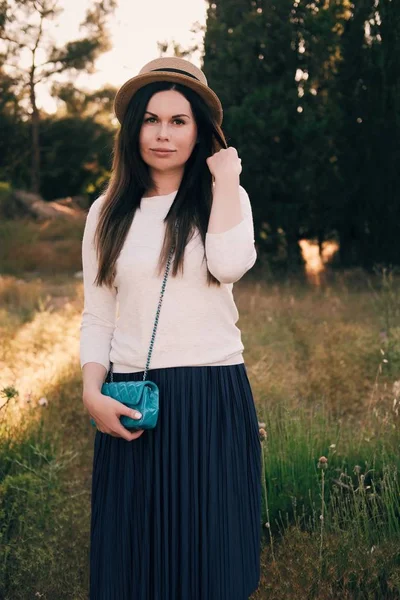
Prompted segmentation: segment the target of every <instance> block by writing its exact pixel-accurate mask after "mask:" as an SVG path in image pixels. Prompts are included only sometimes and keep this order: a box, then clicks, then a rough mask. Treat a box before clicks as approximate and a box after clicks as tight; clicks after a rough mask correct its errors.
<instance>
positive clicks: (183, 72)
mask: <svg viewBox="0 0 400 600" xmlns="http://www.w3.org/2000/svg"><path fill="white" fill-rule="evenodd" d="M152 71H173V72H174V73H181V74H182V75H187V76H188V77H192V78H193V79H196V80H197V81H200V79H199V78H198V77H195V75H192V74H191V73H188V72H187V71H182V70H181V69H172V68H170V67H164V68H163V69H152ZM200 83H201V81H200Z"/></svg>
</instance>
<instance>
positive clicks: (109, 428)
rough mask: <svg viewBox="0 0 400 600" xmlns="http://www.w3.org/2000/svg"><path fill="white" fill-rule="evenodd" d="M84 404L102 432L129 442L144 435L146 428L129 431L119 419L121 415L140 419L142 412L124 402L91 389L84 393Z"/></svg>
mask: <svg viewBox="0 0 400 600" xmlns="http://www.w3.org/2000/svg"><path fill="white" fill-rule="evenodd" d="M82 399H83V404H84V406H85V408H86V410H87V411H88V413H89V414H90V416H91V417H92V418H93V419H94V421H95V423H96V427H97V429H98V430H99V431H101V432H102V433H108V434H109V435H112V436H113V437H122V438H124V439H125V440H127V441H128V442H130V441H132V440H136V439H137V438H138V437H140V436H141V435H142V433H143V432H144V429H137V430H135V431H129V429H127V428H126V427H124V426H123V425H122V423H121V421H120V420H119V418H120V416H121V415H127V416H128V417H131V418H133V419H140V418H141V416H142V415H141V414H140V413H138V412H137V411H136V410H135V409H132V408H129V406H125V404H122V402H119V401H118V400H114V398H111V397H110V396H105V395H104V394H102V393H101V392H100V391H91V392H89V393H85V394H84V395H83V398H82Z"/></svg>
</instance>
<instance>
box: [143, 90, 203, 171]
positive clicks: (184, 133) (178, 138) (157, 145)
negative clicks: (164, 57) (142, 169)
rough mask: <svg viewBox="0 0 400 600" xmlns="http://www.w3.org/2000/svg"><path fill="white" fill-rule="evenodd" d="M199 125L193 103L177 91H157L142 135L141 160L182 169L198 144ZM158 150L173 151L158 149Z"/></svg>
mask: <svg viewBox="0 0 400 600" xmlns="http://www.w3.org/2000/svg"><path fill="white" fill-rule="evenodd" d="M196 139H197V125H196V122H195V120H194V116H193V113H192V109H191V106H190V102H189V101H188V100H187V99H186V98H185V96H183V95H182V94H181V93H179V92H177V91H176V90H165V91H162V92H157V93H156V94H154V95H153V96H152V97H151V98H150V100H149V103H148V105H147V107H146V112H145V113H144V116H143V123H142V127H141V130H140V136H139V148H140V154H141V157H142V159H143V160H144V162H145V163H147V164H148V165H149V167H150V168H152V169H154V170H157V171H174V170H177V169H179V170H181V169H182V168H183V167H184V165H185V163H186V161H187V160H188V158H189V157H190V155H191V153H192V150H193V148H194V146H195V144H196ZM157 149H163V150H170V152H164V153H161V152H157Z"/></svg>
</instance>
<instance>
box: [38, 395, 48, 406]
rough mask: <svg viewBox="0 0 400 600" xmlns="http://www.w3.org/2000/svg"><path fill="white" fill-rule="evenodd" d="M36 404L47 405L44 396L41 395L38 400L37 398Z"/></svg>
mask: <svg viewBox="0 0 400 600" xmlns="http://www.w3.org/2000/svg"><path fill="white" fill-rule="evenodd" d="M38 404H39V406H47V405H48V400H47V398H45V397H44V396H42V398H40V400H38Z"/></svg>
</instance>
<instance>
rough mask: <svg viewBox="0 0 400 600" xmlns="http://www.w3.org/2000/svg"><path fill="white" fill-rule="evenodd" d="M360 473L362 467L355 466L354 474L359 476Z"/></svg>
mask: <svg viewBox="0 0 400 600" xmlns="http://www.w3.org/2000/svg"><path fill="white" fill-rule="evenodd" d="M360 471H361V467H360V465H355V466H354V469H353V473H355V474H356V475H358V474H359V472H360Z"/></svg>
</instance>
